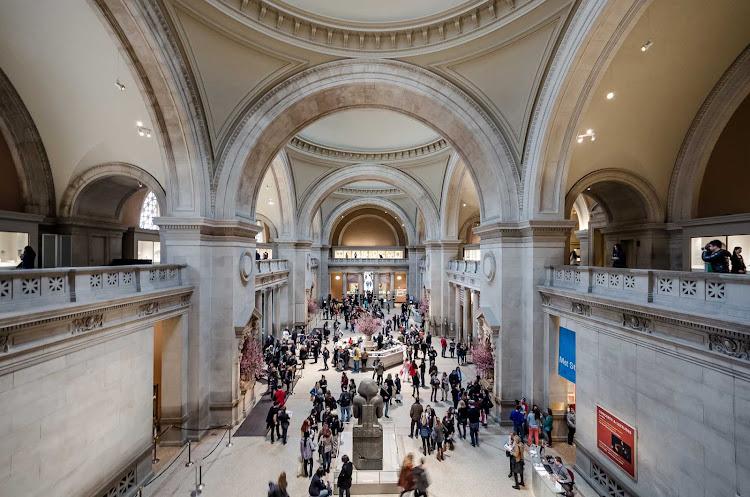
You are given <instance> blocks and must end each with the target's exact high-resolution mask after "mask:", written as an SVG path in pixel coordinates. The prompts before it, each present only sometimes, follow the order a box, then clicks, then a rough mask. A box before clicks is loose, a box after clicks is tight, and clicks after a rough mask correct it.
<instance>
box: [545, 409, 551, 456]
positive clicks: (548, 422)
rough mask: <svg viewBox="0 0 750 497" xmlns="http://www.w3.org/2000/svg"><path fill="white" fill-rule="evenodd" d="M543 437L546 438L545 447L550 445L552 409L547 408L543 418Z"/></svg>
mask: <svg viewBox="0 0 750 497" xmlns="http://www.w3.org/2000/svg"><path fill="white" fill-rule="evenodd" d="M544 438H546V439H547V447H552V409H550V408H547V413H546V416H545V418H544Z"/></svg>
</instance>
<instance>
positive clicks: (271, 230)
mask: <svg viewBox="0 0 750 497" xmlns="http://www.w3.org/2000/svg"><path fill="white" fill-rule="evenodd" d="M255 218H256V219H257V220H258V221H262V222H263V224H265V225H266V226H267V227H268V234H269V236H270V237H271V240H267V243H271V242H275V241H276V240H278V238H279V230H278V228H277V227H276V225H275V224H274V223H273V221H271V220H270V219H268V218H267V217H266V216H264V215H263V214H256V215H255Z"/></svg>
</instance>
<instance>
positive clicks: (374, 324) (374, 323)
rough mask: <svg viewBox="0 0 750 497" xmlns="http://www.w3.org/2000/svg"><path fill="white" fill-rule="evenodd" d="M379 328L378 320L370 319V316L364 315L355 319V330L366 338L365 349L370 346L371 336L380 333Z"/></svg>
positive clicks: (380, 325)
mask: <svg viewBox="0 0 750 497" xmlns="http://www.w3.org/2000/svg"><path fill="white" fill-rule="evenodd" d="M381 327H382V324H381V322H380V319H378V318H375V317H372V315H370V314H365V315H363V316H362V317H360V318H359V319H357V324H356V329H357V331H358V332H360V333H362V334H363V335H364V336H365V337H366V340H365V347H369V346H371V345H372V336H373V335H374V334H375V333H377V332H378V331H380V329H381Z"/></svg>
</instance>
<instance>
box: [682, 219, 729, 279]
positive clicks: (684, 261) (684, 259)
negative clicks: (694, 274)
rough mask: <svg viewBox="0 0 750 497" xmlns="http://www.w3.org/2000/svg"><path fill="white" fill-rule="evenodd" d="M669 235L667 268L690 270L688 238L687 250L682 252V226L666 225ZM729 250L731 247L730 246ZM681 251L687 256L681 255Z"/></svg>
mask: <svg viewBox="0 0 750 497" xmlns="http://www.w3.org/2000/svg"><path fill="white" fill-rule="evenodd" d="M667 234H668V235H669V269H671V270H672V271H690V240H688V243H687V252H683V250H684V249H683V247H684V245H683V240H682V226H676V225H667ZM729 251H730V252H731V251H732V249H731V248H730V249H729ZM683 253H684V254H687V257H683Z"/></svg>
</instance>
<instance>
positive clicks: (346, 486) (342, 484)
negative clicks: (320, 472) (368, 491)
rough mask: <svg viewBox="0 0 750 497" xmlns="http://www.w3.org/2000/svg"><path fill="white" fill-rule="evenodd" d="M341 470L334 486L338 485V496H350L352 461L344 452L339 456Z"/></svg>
mask: <svg viewBox="0 0 750 497" xmlns="http://www.w3.org/2000/svg"><path fill="white" fill-rule="evenodd" d="M341 462H342V463H343V464H342V465H341V472H340V473H339V477H338V479H337V480H336V486H337V487H339V497H345V496H346V497H352V492H351V488H352V471H353V468H352V463H351V461H350V460H349V456H347V455H346V454H344V455H343V456H341Z"/></svg>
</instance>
